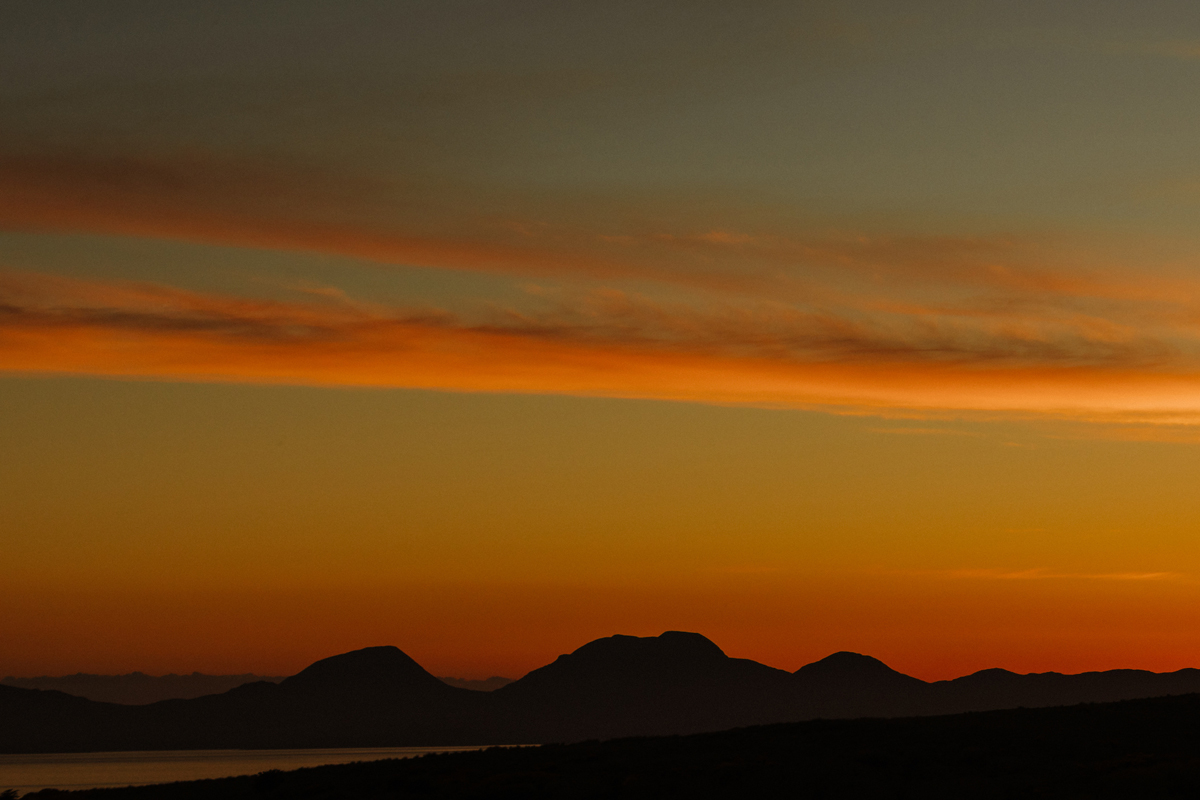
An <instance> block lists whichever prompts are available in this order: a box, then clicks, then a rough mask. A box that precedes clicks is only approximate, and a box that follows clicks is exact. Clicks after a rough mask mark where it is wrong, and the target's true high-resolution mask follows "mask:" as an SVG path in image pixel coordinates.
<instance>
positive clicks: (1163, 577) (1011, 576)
mask: <svg viewBox="0 0 1200 800" xmlns="http://www.w3.org/2000/svg"><path fill="white" fill-rule="evenodd" d="M939 574H942V575H946V576H947V577H952V578H972V579H978V580H998V581H1033V580H1039V581H1040V580H1084V581H1173V580H1179V579H1181V578H1183V577H1184V576H1183V575H1182V574H1181V573H1178V572H1054V571H1052V570H1048V569H1045V568H1042V567H1038V568H1035V569H1024V570H1016V571H1006V570H994V569H991V570H989V569H967V570H949V571H946V572H942V573H939Z"/></svg>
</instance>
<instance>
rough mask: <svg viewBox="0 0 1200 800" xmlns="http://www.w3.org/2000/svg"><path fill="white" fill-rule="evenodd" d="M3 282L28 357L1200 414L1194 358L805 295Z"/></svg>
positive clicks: (196, 368)
mask: <svg viewBox="0 0 1200 800" xmlns="http://www.w3.org/2000/svg"><path fill="white" fill-rule="evenodd" d="M0 298H3V300H2V302H0V369H3V370H7V371H11V372H24V373H37V372H56V373H77V374H92V375H108V376H131V377H132V376H138V377H150V378H163V379H175V380H179V379H183V380H201V381H252V382H264V383H295V384H314V385H330V386H379V387H410V388H429V389H446V390H456V391H484V392H530V393H564V394H578V395H593V396H609V397H639V398H658V399H670V400H687V401H698V402H707V403H737V404H753V405H759V406H785V407H827V408H828V407H835V408H844V409H847V410H853V409H859V410H884V409H891V408H903V409H917V410H929V411H937V410H955V411H1006V412H1032V413H1055V414H1062V415H1067V416H1076V417H1078V416H1082V417H1088V416H1093V417H1099V418H1111V419H1122V420H1159V421H1168V422H1175V423H1180V422H1183V423H1191V422H1196V421H1200V370H1197V369H1195V368H1193V367H1191V366H1190V365H1189V363H1188V362H1187V361H1179V362H1178V363H1174V364H1171V365H1170V367H1171V368H1170V369H1163V368H1161V367H1156V366H1154V365H1149V366H1148V365H1147V364H1146V363H1145V360H1144V359H1143V358H1142V357H1141V356H1140V355H1139V354H1138V353H1137V352H1136V350H1134V351H1130V352H1125V351H1111V352H1110V351H1104V352H1102V353H1101V354H1100V357H1094V356H1095V354H1089V353H1087V352H1084V353H1082V355H1080V354H1075V353H1072V352H1071V351H1070V349H1069V347H1066V346H1063V345H1056V344H1055V343H1053V342H1050V343H1047V342H1041V343H1036V344H1037V346H1034V347H1028V346H1026V345H1027V343H1025V342H1023V341H1022V340H1019V339H1017V340H1011V339H1005V338H1003V337H1002V336H994V337H993V338H992V339H991V340H990V341H983V342H978V341H976V342H975V344H977V345H978V346H977V347H976V350H975V351H972V350H971V349H970V345H971V344H972V342H973V341H974V339H975V338H977V336H978V333H977V332H971V333H970V335H966V336H964V337H962V338H961V339H960V340H958V341H957V343H956V344H955V343H954V342H952V341H951V340H949V339H946V340H942V341H941V344H940V345H937V346H930V342H929V341H921V340H918V339H913V338H911V337H908V336H904V335H900V336H897V335H895V334H894V333H891V332H889V331H888V330H886V329H880V328H877V327H873V326H872V325H870V324H867V323H862V322H858V323H856V322H852V321H848V320H844V319H838V318H836V317H830V316H822V315H817V314H800V313H797V312H794V311H788V312H787V313H783V314H776V315H775V316H772V315H771V314H770V313H768V312H769V311H770V309H765V310H763V309H760V310H759V311H758V314H759V317H758V318H755V317H754V316H753V315H750V316H746V315H744V314H743V315H742V316H738V315H736V314H734V315H733V316H732V317H722V316H721V315H720V314H713V313H709V314H704V313H701V312H699V311H694V310H693V311H691V312H689V313H685V312H684V311H681V310H680V309H672V308H669V307H660V306H655V305H653V304H650V303H648V301H639V300H638V299H637V298H632V299H631V298H627V297H621V296H616V297H606V298H602V301H601V302H599V303H598V304H597V305H596V306H594V307H590V308H585V309H583V310H577V311H576V312H575V314H574V316H572V315H571V314H568V313H567V312H566V311H564V310H562V309H559V310H553V311H551V312H543V313H540V314H532V313H526V314H517V313H515V312H513V313H508V314H501V315H499V316H497V317H495V318H493V319H485V320H483V321H475V322H469V321H467V320H464V319H462V318H459V317H456V316H453V315H451V314H448V313H445V312H439V311H429V310H411V309H408V310H406V309H388V308H382V307H378V306H367V305H361V304H355V303H352V302H349V301H346V300H344V299H343V298H341V297H339V296H338V295H337V294H336V293H329V294H328V295H327V296H318V299H316V300H314V301H312V302H278V301H265V300H253V299H247V298H237V297H229V296H221V295H211V294H198V293H193V292H186V291H182V290H178V289H172V288H168V287H162V286H154V285H146V284H117V283H101V282H89V281H77V280H68V279H62V278H49V277H46V276H40V275H30V274H24V273H11V272H10V273H0ZM730 313H731V314H733V313H734V312H730ZM747 313H748V312H747ZM952 344H953V345H954V346H953V347H951V345H952ZM1004 348H1008V350H1007V351H1006V350H1005V349H1004ZM1114 352H1115V353H1116V354H1115V355H1114Z"/></svg>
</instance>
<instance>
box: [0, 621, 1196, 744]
mask: <svg viewBox="0 0 1200 800" xmlns="http://www.w3.org/2000/svg"><path fill="white" fill-rule="evenodd" d="M1195 692H1200V670H1195V669H1185V670H1180V671H1178V672H1172V673H1163V674H1159V673H1153V672H1146V671H1142V670H1113V671H1109V672H1090V673H1084V674H1082V675H1061V674H1058V673H1042V674H1034V675H1018V674H1016V673H1013V672H1008V671H1005V670H984V671H981V672H977V673H974V674H973V675H968V676H965V677H962V678H957V679H955V680H951V681H936V682H932V683H929V682H926V681H922V680H919V679H917V678H913V677H911V676H908V675H904V674H902V673H900V672H897V671H895V670H893V669H891V668H890V667H888V666H887V665H886V664H884V663H883V662H882V661H879V660H878V659H875V658H871V657H870V656H866V655H862V654H858V653H848V652H840V653H834V654H833V655H831V656H828V657H826V658H823V659H821V660H820V661H817V662H814V663H812V664H808V665H806V666H804V667H801V668H800V669H798V670H796V671H795V672H794V673H789V672H786V671H784V670H780V669H775V668H773V667H768V666H766V665H764V664H759V663H757V662H755V661H750V660H748V659H740V658H730V657H729V656H727V655H726V654H725V653H724V652H723V651H722V650H721V648H720V647H718V646H717V645H716V644H715V643H713V642H712V641H710V640H709V639H707V638H705V637H704V636H701V635H700V634H698V633H687V632H683V631H667V632H666V633H664V634H662V635H661V636H649V637H637V636H623V635H618V636H609V637H606V638H603V639H597V640H595V641H593V642H589V643H587V644H585V645H583V646H582V647H580V648H578V649H577V650H575V651H573V652H571V653H568V654H565V655H562V656H559V657H558V658H557V659H555V660H554V661H553V662H551V663H550V664H547V665H546V666H544V667H540V668H538V669H535V670H533V671H532V672H530V673H529V674H528V675H526V676H524V677H523V678H521V679H519V680H516V681H512V682H510V683H507V684H506V685H504V686H501V687H499V688H497V689H495V690H494V691H486V692H481V691H474V690H472V689H469V688H464V687H463V686H454V685H450V684H449V683H447V682H446V681H444V680H442V679H439V678H437V677H435V676H434V675H432V674H430V673H429V672H428V671H426V670H425V669H424V668H423V667H421V665H420V664H418V663H417V662H416V661H414V660H413V659H412V658H410V657H409V656H408V655H406V654H405V653H404V652H403V651H401V650H400V649H398V648H396V647H391V646H385V647H369V648H365V649H362V650H356V651H353V652H350V653H343V654H341V655H337V656H332V657H330V658H326V659H322V660H320V661H317V662H315V663H314V664H312V665H310V666H309V667H307V668H306V669H304V670H302V671H301V672H299V673H298V674H296V675H293V676H292V677H290V678H287V679H285V680H283V681H281V682H279V683H278V684H276V683H272V682H268V681H258V682H254V683H246V684H243V685H240V686H238V687H236V688H233V689H230V690H229V691H226V692H224V693H221V694H212V695H207V696H203V697H198V698H193V699H174V700H164V701H160V702H156V703H151V704H148V705H140V706H130V705H116V704H110V703H99V702H95V701H92V700H88V699H84V698H82V697H75V696H71V695H69V694H65V693H63V692H59V691H46V690H35V689H27V688H18V687H13V686H0V719H3V720H5V721H6V722H9V721H11V722H9V724H7V725H4V726H0V752H9V753H15V752H67V751H88V750H165V749H207V748H222V749H223V748H289V747H370V746H378V747H384V746H404V745H428V746H436V745H454V744H460V745H479V744H506V743H524V744H528V743H538V742H570V741H581V740H586V739H608V738H616V737H622V736H643V735H659V734H687V733H697V732H704V731H717V730H722V729H728V728H734V727H742V726H747V725H757V724H764V723H774V722H796V721H801V720H806V719H815V718H827V719H832V718H853V717H906V716H928V715H938V714H953V713H957V712H963V711H983V710H993V709H1004V708H1016V707H1022V706H1023V707H1030V708H1031V707H1038V706H1061V705H1073V704H1078V703H1096V702H1106V701H1114V700H1126V699H1134V698H1146V697H1156V696H1163V695H1177V694H1188V693H1195Z"/></svg>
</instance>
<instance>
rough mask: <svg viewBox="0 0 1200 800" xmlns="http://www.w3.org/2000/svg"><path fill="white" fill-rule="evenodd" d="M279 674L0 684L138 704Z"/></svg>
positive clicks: (65, 678)
mask: <svg viewBox="0 0 1200 800" xmlns="http://www.w3.org/2000/svg"><path fill="white" fill-rule="evenodd" d="M281 680H283V676H282V675H254V674H251V673H247V674H244V675H205V674H204V673H201V672H193V673H192V674H190V675H176V674H174V673H171V674H169V675H147V674H145V673H143V672H130V673H127V674H125V675H92V674H88V673H83V672H79V673H76V674H74V675H62V676H57V677H52V676H49V675H41V676H38V677H36V678H17V677H13V676H11V675H10V676H8V677H6V678H0V684H3V685H6V686H18V687H20V688H22V689H51V690H54V691H59V692H66V693H67V694H73V695H75V696H77V697H86V698H87V699H88V700H96V701H98V702H101V703H123V704H126V705H142V704H145V703H156V702H158V701H159V700H175V699H190V698H193V697H202V696H203V695H206V694H221V693H222V692H228V691H229V690H230V689H233V688H235V687H237V686H241V685H242V684H245V683H255V682H257V681H270V682H271V683H279V681H281Z"/></svg>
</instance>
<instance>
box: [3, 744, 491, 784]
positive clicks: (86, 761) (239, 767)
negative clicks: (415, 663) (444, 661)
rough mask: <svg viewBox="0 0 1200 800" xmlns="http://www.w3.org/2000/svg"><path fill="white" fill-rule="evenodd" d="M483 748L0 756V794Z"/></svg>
mask: <svg viewBox="0 0 1200 800" xmlns="http://www.w3.org/2000/svg"><path fill="white" fill-rule="evenodd" d="M481 749H483V748H481V747H366V748H359V749H349V748H347V749H340V748H339V749H328V750H150V751H139V752H127V753H44V754H37V755H0V791H4V790H5V789H16V790H17V791H18V792H20V793H24V792H33V791H37V790H38V789H94V788H97V787H103V786H136V785H140V784H147V783H170V782H171V781H193V780H199V779H201V778H228V777H231V776H234V775H253V774H255V773H258V772H264V771H266V770H269V769H282V770H288V769H300V768H301V767H319V766H321V765H322V764H346V763H348V762H351V761H378V760H379V759H382V758H411V757H413V756H419V755H422V754H424V753H450V752H458V751H462V750H481Z"/></svg>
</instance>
